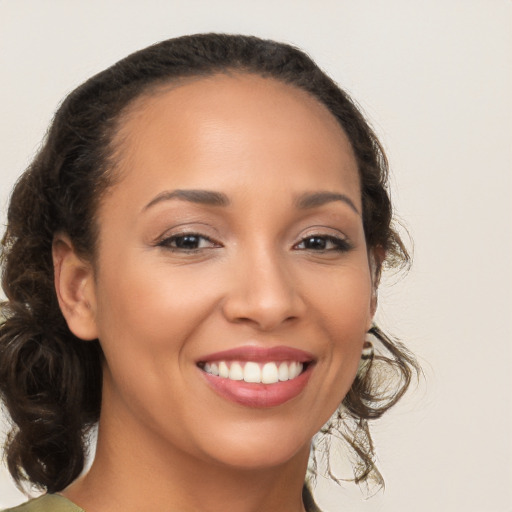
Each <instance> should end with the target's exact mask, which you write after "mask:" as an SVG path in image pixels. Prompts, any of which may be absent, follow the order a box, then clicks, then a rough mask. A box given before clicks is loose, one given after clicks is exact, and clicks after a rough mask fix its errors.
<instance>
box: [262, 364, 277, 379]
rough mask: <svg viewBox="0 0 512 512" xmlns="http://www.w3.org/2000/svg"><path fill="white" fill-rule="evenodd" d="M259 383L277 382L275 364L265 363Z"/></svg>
mask: <svg viewBox="0 0 512 512" xmlns="http://www.w3.org/2000/svg"><path fill="white" fill-rule="evenodd" d="M261 382H262V383H263V384H274V383H276V382H279V375H278V373H277V365H276V363H265V365H264V366H263V368H262V370H261Z"/></svg>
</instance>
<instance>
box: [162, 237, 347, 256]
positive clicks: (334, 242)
mask: <svg viewBox="0 0 512 512" xmlns="http://www.w3.org/2000/svg"><path fill="white" fill-rule="evenodd" d="M187 238H189V239H191V241H192V240H195V244H194V245H197V244H199V246H198V247H186V246H181V247H180V245H179V244H180V242H181V243H183V242H185V243H186V239H187ZM204 241H206V242H207V244H208V245H207V246H203V247H201V243H204ZM307 242H313V243H314V244H318V243H319V242H320V244H323V247H320V248H318V247H317V248H311V247H310V248H307V247H306V246H305V244H306V243H307ZM173 244H176V245H173ZM329 244H330V245H331V247H328V246H329ZM156 245H157V246H158V247H163V248H165V249H168V250H171V251H177V252H185V253H195V252H199V251H201V250H204V249H214V248H219V247H222V245H221V244H219V243H218V242H215V241H214V240H212V239H211V238H209V237H207V236H204V235H201V234H199V233H179V234H176V235H172V236H169V237H167V238H164V239H163V240H161V241H159V242H158V243H157V244H156ZM301 245H304V247H300V246H301ZM293 248H294V249H297V250H301V251H308V250H310V251H312V252H319V253H325V252H331V251H333V252H348V251H349V250H350V249H352V245H351V244H350V242H349V241H348V240H345V239H343V238H340V237H337V236H333V235H315V234H313V235H309V236H306V237H304V238H303V239H302V240H301V241H300V242H299V243H297V244H295V245H294V246H293Z"/></svg>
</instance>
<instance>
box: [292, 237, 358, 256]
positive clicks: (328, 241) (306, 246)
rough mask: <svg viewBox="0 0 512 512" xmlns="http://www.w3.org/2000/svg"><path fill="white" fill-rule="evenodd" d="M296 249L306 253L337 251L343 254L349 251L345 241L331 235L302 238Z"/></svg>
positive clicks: (348, 245)
mask: <svg viewBox="0 0 512 512" xmlns="http://www.w3.org/2000/svg"><path fill="white" fill-rule="evenodd" d="M295 248H296V249H301V250H307V251H339V252H345V251H348V250H349V249H351V245H350V244H349V242H347V240H344V239H342V238H338V237H335V236H331V235H312V236H308V237H306V238H303V239H302V240H301V241H300V242H299V243H298V244H297V245H296V246H295Z"/></svg>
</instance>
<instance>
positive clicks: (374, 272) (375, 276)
mask: <svg viewBox="0 0 512 512" xmlns="http://www.w3.org/2000/svg"><path fill="white" fill-rule="evenodd" d="M385 259H386V251H385V250H384V248H383V247H382V246H380V245H379V246H377V247H373V248H372V249H370V251H369V253H368V261H369V265H370V275H371V279H372V297H371V303H370V313H371V316H372V318H373V317H374V315H375V312H376V311H377V303H378V289H379V284H380V274H381V270H382V264H383V263H384V260H385Z"/></svg>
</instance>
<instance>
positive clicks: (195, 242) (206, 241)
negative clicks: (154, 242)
mask: <svg viewBox="0 0 512 512" xmlns="http://www.w3.org/2000/svg"><path fill="white" fill-rule="evenodd" d="M158 246H160V247H165V248H168V249H171V250H175V251H197V250H200V249H208V248H213V247H220V245H219V244H217V243H215V242H214V241H213V240H211V239H210V238H208V237H206V236H203V235H199V234H196V233H184V234H178V235H173V236H170V237H167V238H165V239H164V240H162V241H160V242H159V243H158Z"/></svg>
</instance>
